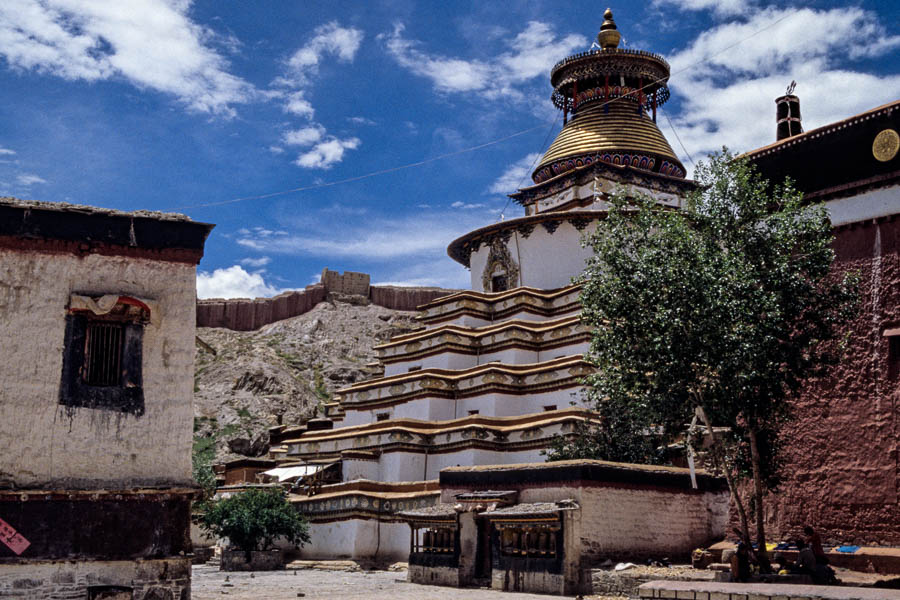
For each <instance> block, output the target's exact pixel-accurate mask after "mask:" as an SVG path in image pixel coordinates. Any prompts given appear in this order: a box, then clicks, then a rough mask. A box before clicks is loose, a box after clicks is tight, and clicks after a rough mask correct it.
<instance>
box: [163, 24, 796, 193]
mask: <svg viewBox="0 0 900 600" xmlns="http://www.w3.org/2000/svg"><path fill="white" fill-rule="evenodd" d="M796 14H798V13H796V12H794V13H789V14H786V15H784V16H783V17H781V18H780V19H776V20H775V21H772V22H771V23H769V24H768V25H766V26H765V27H762V28H760V29H758V30H756V31H754V32H753V33H751V34H750V35H748V36H746V37H744V38H742V39H740V40H738V41H736V42H734V43H733V44H730V45H728V46H725V47H724V48H721V49H719V50H717V51H716V52H714V53H711V54H709V55H708V56H705V57H703V58H701V59H699V60H697V61H695V62H693V63H691V64H689V65H687V66H685V67H684V68H682V69H680V70H678V71H675V72H674V73H671V74H670V75H677V74H678V73H683V72H684V71H687V70H688V69H692V68H694V67H696V66H698V65H700V64H702V63H705V62H707V61H709V60H710V59H711V58H713V57H715V56H718V55H720V54H722V53H723V52H727V51H728V50H731V49H732V48H734V47H735V46H739V45H740V44H743V43H744V42H746V41H747V40H749V39H751V38H753V37H755V36H757V35H759V34H760V33H762V32H764V31H766V30H768V29H771V28H772V27H774V26H775V25H778V24H779V23H781V22H782V21H784V20H786V19H789V18H790V17H792V16H794V15H796ZM668 77H669V76H666V77H660V78H658V79H656V80H654V81H650V82H648V83H647V84H645V85H644V86H642V87H641V88H639V89H636V90H634V91H632V92H629V94H628V95H635V94H639V93H640V92H643V91H644V90H645V89H646V88H648V87H650V86H653V85H656V84H657V83H660V82H663V81H665V80H667V79H668ZM623 98H624V97H622V98H612V99H610V100H607V101H606V102H603V103H602V104H601V105H600V106H601V107H603V106H606V105H608V104H610V103H612V102H614V101H616V100H622V99H623ZM558 118H559V115H557V116H556V118H555V119H553V121H546V122H544V123H541V124H540V125H535V126H534V127H529V128H528V129H522V130H520V131H517V132H515V133H511V134H509V135H507V136H504V137H501V138H497V139H495V140H491V141H489V142H485V143H483V144H478V145H475V146H469V147H467V148H463V149H461V150H456V151H455V152H448V153H446V154H441V155H439V156H433V157H431V158H426V159H423V160H420V161H416V162H412V163H408V164H405V165H400V166H397V167H391V168H388V169H382V170H380V171H372V172H370V173H365V174H363V175H357V176H355V177H347V178H345V179H339V180H337V181H327V182H324V183H317V184H313V185H307V186H302V187H297V188H292V189H289V190H282V191H278V192H271V193H268V194H260V195H256V196H242V197H240V198H232V199H230V200H222V201H219V202H206V203H203V204H193V205H190V206H179V207H175V208H171V209H168V210H187V209H191V208H207V207H210V206H224V205H226V204H234V203H236V202H244V201H246V200H263V199H266V198H274V197H277V196H284V195H286V194H293V193H296V192H306V191H311V190H317V189H322V188H327V187H332V186H335V185H341V184H344V183H352V182H354V181H360V180H363V179H368V178H370V177H376V176H378V175H386V174H388V173H394V172H396V171H402V170H404V169H411V168H413V167H419V166H422V165H425V164H428V163H432V162H435V161H438V160H443V159H445V158H450V157H452V156H458V155H460V154H467V153H469V152H474V151H475V150H480V149H482V148H487V147H489V146H494V145H496V144H499V143H502V142H505V141H507V140H509V139H512V138H514V137H518V136H521V135H524V134H526V133H531V132H532V131H535V130H537V129H540V128H542V127H543V126H544V125H546V124H547V123H550V125H551V129H550V131H552V126H553V125H555V124H556V121H557V119H558ZM573 118H574V117H573ZM666 120H668V121H669V126H670V127H672V122H671V120H669V117H668V114H666ZM672 131H673V132H674V133H675V137H676V138H677V139H678V142H679V143H681V139H680V138H679V137H678V132H677V131H675V128H674V127H672ZM548 135H549V134H548ZM544 143H546V139H545V142H544ZM681 147H682V149H684V151H685V154H687V155H688V158H689V159H690V154H688V152H687V149H685V148H684V144H681ZM535 162H537V161H535ZM693 162H694V161H693V159H691V163H692V164H693ZM522 181H524V177H523V179H522ZM506 206H509V200H507V203H506ZM506 206H504V209H503V210H506Z"/></svg>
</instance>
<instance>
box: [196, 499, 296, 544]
mask: <svg viewBox="0 0 900 600" xmlns="http://www.w3.org/2000/svg"><path fill="white" fill-rule="evenodd" d="M199 524H200V527H201V528H202V529H203V530H205V531H207V532H208V533H211V534H213V535H215V536H217V537H227V538H228V539H229V541H230V542H231V543H232V544H233V545H234V546H236V547H237V548H239V549H241V550H243V551H245V552H247V553H249V552H251V551H253V550H267V549H269V548H271V547H272V546H273V544H274V543H275V539H276V538H279V537H283V538H284V539H286V540H287V541H288V542H290V543H292V544H296V545H298V546H302V545H303V544H304V543H306V542H308V541H309V528H308V526H307V522H306V519H305V518H304V517H303V516H302V515H301V514H300V513H299V512H297V509H295V508H294V507H293V506H291V504H290V503H289V502H288V501H287V499H286V498H285V496H284V492H283V491H282V490H280V489H251V490H247V491H245V492H241V493H239V494H235V495H234V496H231V497H229V498H225V499H222V500H219V501H217V502H212V501H210V502H208V503H207V504H206V506H205V507H204V510H203V513H202V514H201V516H200V520H199Z"/></svg>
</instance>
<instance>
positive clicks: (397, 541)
mask: <svg viewBox="0 0 900 600" xmlns="http://www.w3.org/2000/svg"><path fill="white" fill-rule="evenodd" d="M309 534H310V542H309V543H308V544H306V545H305V546H303V548H301V549H300V557H301V558H303V559H332V560H333V559H374V558H377V559H379V560H385V561H406V560H407V559H408V558H409V525H407V524H406V523H382V522H379V521H376V520H374V519H349V520H346V521H337V522H334V523H310V525H309Z"/></svg>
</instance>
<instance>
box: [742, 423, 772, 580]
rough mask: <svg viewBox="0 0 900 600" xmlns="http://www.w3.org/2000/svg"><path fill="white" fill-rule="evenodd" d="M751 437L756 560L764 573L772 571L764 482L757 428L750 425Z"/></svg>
mask: <svg viewBox="0 0 900 600" xmlns="http://www.w3.org/2000/svg"><path fill="white" fill-rule="evenodd" d="M747 431H748V432H749V437H750V461H751V463H752V464H753V487H754V495H755V496H756V543H757V545H758V550H757V552H756V558H757V560H758V561H759V570H760V572H762V573H765V572H768V571H771V565H770V564H769V556H768V554H767V553H766V524H765V521H764V516H763V513H764V511H763V482H762V473H761V472H760V468H759V464H760V458H759V445H758V444H757V435H756V433H757V432H756V426H755V425H754V424H752V423H751V424H750V427H748V428H747Z"/></svg>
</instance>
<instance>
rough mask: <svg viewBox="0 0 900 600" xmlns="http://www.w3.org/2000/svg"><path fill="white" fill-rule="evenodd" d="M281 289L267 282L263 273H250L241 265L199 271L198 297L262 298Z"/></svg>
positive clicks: (277, 292)
mask: <svg viewBox="0 0 900 600" xmlns="http://www.w3.org/2000/svg"><path fill="white" fill-rule="evenodd" d="M281 291H282V290H279V289H278V288H276V287H274V286H271V285H269V284H267V283H266V282H265V280H264V279H263V276H262V274H261V273H248V272H247V271H245V270H244V269H243V268H241V267H240V266H239V265H234V266H232V267H228V268H225V269H216V270H215V271H213V272H212V273H208V272H206V271H200V272H198V273H197V297H198V298H261V297H271V296H275V295H277V294H279V293H281Z"/></svg>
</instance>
